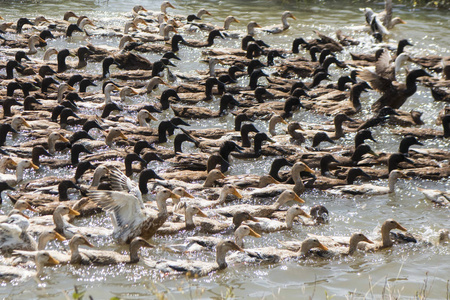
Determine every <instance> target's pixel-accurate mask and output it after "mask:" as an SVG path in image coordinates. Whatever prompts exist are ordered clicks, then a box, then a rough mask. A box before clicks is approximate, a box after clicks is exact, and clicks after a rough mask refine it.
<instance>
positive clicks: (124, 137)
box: [119, 132, 128, 141]
mask: <svg viewBox="0 0 450 300" xmlns="http://www.w3.org/2000/svg"><path fill="white" fill-rule="evenodd" d="M119 136H120V137H121V138H123V139H124V140H125V141H128V138H127V137H126V136H125V135H124V134H123V133H122V132H121V133H120V134H119Z"/></svg>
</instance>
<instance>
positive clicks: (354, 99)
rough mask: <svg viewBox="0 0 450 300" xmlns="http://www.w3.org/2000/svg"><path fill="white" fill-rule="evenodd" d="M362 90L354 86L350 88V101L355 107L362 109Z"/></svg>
mask: <svg viewBox="0 0 450 300" xmlns="http://www.w3.org/2000/svg"><path fill="white" fill-rule="evenodd" d="M361 93H362V91H361V90H359V89H355V88H352V89H351V90H350V102H351V103H352V105H353V108H355V109H356V110H358V111H359V110H360V109H361V102H360V101H359V97H360V96H361Z"/></svg>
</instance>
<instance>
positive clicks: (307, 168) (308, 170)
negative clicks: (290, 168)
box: [305, 165, 316, 174]
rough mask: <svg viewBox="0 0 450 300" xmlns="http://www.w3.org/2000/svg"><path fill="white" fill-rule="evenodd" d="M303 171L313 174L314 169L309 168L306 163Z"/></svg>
mask: <svg viewBox="0 0 450 300" xmlns="http://www.w3.org/2000/svg"><path fill="white" fill-rule="evenodd" d="M305 167H306V168H305V171H306V172H308V173H311V174H315V173H316V172H314V170H311V169H310V168H309V167H308V166H307V165H305Z"/></svg>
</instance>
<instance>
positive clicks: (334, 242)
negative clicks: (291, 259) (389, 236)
mask: <svg viewBox="0 0 450 300" xmlns="http://www.w3.org/2000/svg"><path fill="white" fill-rule="evenodd" d="M308 237H310V238H315V239H317V240H319V241H320V242H321V243H322V245H324V246H325V247H326V248H327V249H328V250H327V251H326V252H324V253H320V254H319V255H320V256H321V257H331V256H336V255H344V256H351V255H354V254H355V253H357V251H358V244H359V243H360V242H365V243H368V244H373V242H372V241H371V240H369V238H367V237H366V236H365V235H364V234H362V233H360V232H355V233H353V234H352V235H351V237H341V236H321V235H314V234H308ZM280 243H281V244H282V245H283V246H284V247H286V248H287V249H288V250H290V251H298V249H300V247H301V244H300V243H299V242H297V241H294V242H289V241H287V242H280Z"/></svg>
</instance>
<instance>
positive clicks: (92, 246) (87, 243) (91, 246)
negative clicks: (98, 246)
mask: <svg viewBox="0 0 450 300" xmlns="http://www.w3.org/2000/svg"><path fill="white" fill-rule="evenodd" d="M84 245H86V246H88V247H90V248H94V245H92V244H91V243H90V242H89V241H88V240H86V239H85V240H84Z"/></svg>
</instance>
